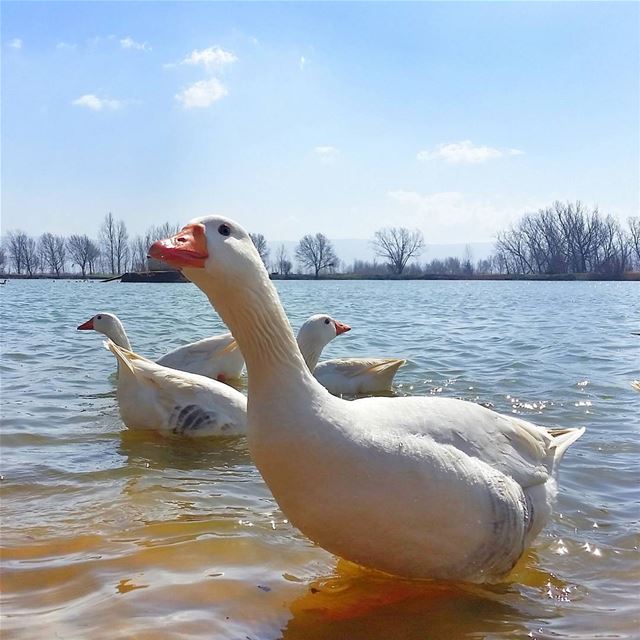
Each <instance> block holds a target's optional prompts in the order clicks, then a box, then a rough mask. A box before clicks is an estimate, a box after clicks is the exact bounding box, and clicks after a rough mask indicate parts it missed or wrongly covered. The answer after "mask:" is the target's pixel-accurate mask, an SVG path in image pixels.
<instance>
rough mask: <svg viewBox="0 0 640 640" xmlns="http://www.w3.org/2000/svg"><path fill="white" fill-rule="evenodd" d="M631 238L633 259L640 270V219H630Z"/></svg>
mask: <svg viewBox="0 0 640 640" xmlns="http://www.w3.org/2000/svg"><path fill="white" fill-rule="evenodd" d="M629 238H630V241H631V251H632V254H633V259H634V260H635V263H636V266H637V267H638V268H640V218H629Z"/></svg>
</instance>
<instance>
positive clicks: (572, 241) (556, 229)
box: [496, 202, 632, 275]
mask: <svg viewBox="0 0 640 640" xmlns="http://www.w3.org/2000/svg"><path fill="white" fill-rule="evenodd" d="M631 247H632V240H631V239H630V238H627V237H626V235H625V233H624V232H623V231H622V229H621V227H620V224H619V223H618V222H617V220H615V219H614V218H612V217H611V216H607V217H606V218H603V217H602V215H600V213H599V212H598V209H597V208H594V209H592V210H588V209H587V208H586V207H585V206H584V205H583V204H582V203H580V202H576V203H570V202H567V203H563V202H554V203H553V205H552V206H551V207H547V208H546V209H540V210H539V211H538V212H537V213H530V214H527V215H525V216H523V218H522V219H521V220H520V222H519V223H517V224H516V225H514V226H512V227H511V228H510V229H508V230H507V231H504V232H502V233H500V234H498V239H497V243H496V257H497V259H498V261H499V263H500V264H501V265H503V266H504V269H505V271H506V273H522V274H529V273H585V272H598V273H605V274H607V275H616V274H621V273H622V272H623V271H624V270H625V269H627V268H628V267H629V266H630V259H631Z"/></svg>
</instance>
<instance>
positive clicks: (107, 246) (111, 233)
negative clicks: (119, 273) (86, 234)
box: [100, 211, 116, 273]
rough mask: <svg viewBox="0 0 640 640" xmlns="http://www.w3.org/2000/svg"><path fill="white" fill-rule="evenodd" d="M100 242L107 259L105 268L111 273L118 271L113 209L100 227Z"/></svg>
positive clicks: (104, 256) (103, 254)
mask: <svg viewBox="0 0 640 640" xmlns="http://www.w3.org/2000/svg"><path fill="white" fill-rule="evenodd" d="M100 244H101V245H102V256H103V258H104V259H105V262H106V264H105V269H106V270H108V271H109V273H115V272H116V221H115V219H114V217H113V214H112V213H111V211H109V213H107V215H106V216H105V217H104V220H103V222H102V226H101V227H100Z"/></svg>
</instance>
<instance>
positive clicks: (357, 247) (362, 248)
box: [267, 238, 494, 265]
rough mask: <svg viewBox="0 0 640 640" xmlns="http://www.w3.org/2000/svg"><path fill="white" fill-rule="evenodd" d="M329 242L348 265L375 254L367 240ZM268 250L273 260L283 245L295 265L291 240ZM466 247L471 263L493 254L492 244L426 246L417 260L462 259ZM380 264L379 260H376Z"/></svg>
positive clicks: (470, 243) (279, 243)
mask: <svg viewBox="0 0 640 640" xmlns="http://www.w3.org/2000/svg"><path fill="white" fill-rule="evenodd" d="M331 242H332V243H333V246H334V248H335V250H336V254H337V255H338V258H340V260H341V261H342V262H343V263H345V264H347V265H350V264H352V263H353V261H354V260H368V261H373V260H374V258H375V257H376V256H375V253H374V252H373V248H372V246H371V242H370V241H369V240H357V239H341V240H334V239H333V238H331ZM267 244H268V245H269V250H270V251H271V253H270V256H269V258H270V259H271V260H273V259H274V258H275V256H276V252H277V251H278V250H279V249H280V245H284V248H285V249H286V251H287V252H288V253H289V258H290V259H291V260H292V262H294V263H295V251H296V246H297V244H298V242H297V241H293V240H282V241H278V240H274V241H268V242H267ZM466 247H469V249H470V250H471V256H472V260H473V262H476V261H477V260H480V259H482V258H487V257H488V256H489V255H491V254H492V253H493V249H494V243H493V242H469V243H467V244H462V243H458V244H427V246H426V249H425V250H424V251H423V252H422V255H421V256H420V258H419V261H420V262H430V261H431V260H435V259H439V260H441V259H443V258H448V257H454V258H464V257H466V256H465V251H466ZM378 261H379V262H380V261H381V259H380V258H378Z"/></svg>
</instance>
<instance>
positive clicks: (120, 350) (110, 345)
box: [102, 339, 149, 375]
mask: <svg viewBox="0 0 640 640" xmlns="http://www.w3.org/2000/svg"><path fill="white" fill-rule="evenodd" d="M102 344H103V345H104V348H105V349H107V350H108V351H111V353H113V355H114V356H115V357H116V360H117V361H118V363H119V364H121V365H122V366H123V367H125V368H126V369H128V370H129V371H130V372H131V373H132V374H133V375H135V374H136V370H135V367H134V366H133V364H132V363H133V362H135V361H136V360H142V361H144V362H149V360H147V358H143V357H142V356H139V355H138V354H137V353H134V352H133V351H131V350H129V349H125V348H124V347H119V346H118V345H117V344H116V343H115V342H114V341H113V340H111V339H108V340H105V341H104V342H103V343H102Z"/></svg>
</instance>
